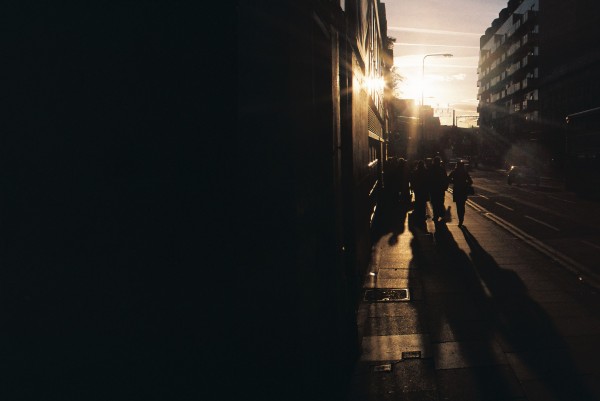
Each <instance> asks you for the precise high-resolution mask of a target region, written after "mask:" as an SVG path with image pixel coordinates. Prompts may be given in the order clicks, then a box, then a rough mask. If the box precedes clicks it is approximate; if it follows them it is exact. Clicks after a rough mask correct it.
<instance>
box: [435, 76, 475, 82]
mask: <svg viewBox="0 0 600 401" xmlns="http://www.w3.org/2000/svg"><path fill="white" fill-rule="evenodd" d="M430 77H431V79H432V80H433V81H442V82H451V81H464V80H465V78H467V74H454V75H430Z"/></svg>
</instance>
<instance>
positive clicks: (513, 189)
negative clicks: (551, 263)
mask: <svg viewBox="0 0 600 401" xmlns="http://www.w3.org/2000/svg"><path fill="white" fill-rule="evenodd" d="M471 176H472V178H473V181H474V187H475V190H476V195H475V196H471V197H469V203H470V204H471V206H472V207H474V208H475V209H476V210H478V211H480V212H482V213H483V214H485V215H486V216H487V217H489V218H490V219H492V220H494V221H496V222H497V223H499V224H501V225H504V226H505V228H507V229H508V230H509V231H512V232H513V234H515V235H516V236H520V237H522V238H523V239H524V240H527V241H528V242H530V243H531V244H532V245H534V246H536V247H538V249H540V250H541V251H544V252H545V253H547V254H548V255H549V256H552V257H554V258H555V259H557V260H559V261H561V262H562V263H563V264H564V265H565V267H566V268H569V269H570V270H572V271H573V272H575V273H576V274H580V275H581V276H582V277H583V278H584V279H585V280H588V281H589V282H590V283H593V285H594V286H598V285H600V263H599V262H598V261H600V202H594V201H590V200H585V199H581V198H579V197H578V196H577V195H575V194H574V193H572V192H568V191H565V190H564V187H563V185H562V183H561V182H559V181H556V180H552V179H549V178H545V177H542V180H541V183H540V186H539V187H536V186H535V185H521V186H517V185H514V184H513V185H508V183H507V181H506V175H505V174H504V173H502V172H500V171H482V170H473V171H471Z"/></svg>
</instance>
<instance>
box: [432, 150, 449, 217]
mask: <svg viewBox="0 0 600 401" xmlns="http://www.w3.org/2000/svg"><path fill="white" fill-rule="evenodd" d="M446 189H448V176H447V175H446V169H444V167H443V166H442V159H441V158H440V157H439V156H436V157H434V158H433V164H432V165H431V167H430V168H429V197H430V201H431V208H432V209H433V218H432V220H433V221H434V222H437V221H438V220H439V219H443V218H444V213H445V211H446V210H445V207H444V192H446Z"/></svg>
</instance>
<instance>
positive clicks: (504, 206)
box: [494, 202, 515, 212]
mask: <svg viewBox="0 0 600 401" xmlns="http://www.w3.org/2000/svg"><path fill="white" fill-rule="evenodd" d="M494 203H495V204H496V205H498V206H502V207H503V208H505V209H508V210H510V211H511V212H514V211H515V209H513V208H512V207H508V206H506V205H503V204H502V203H500V202H494Z"/></svg>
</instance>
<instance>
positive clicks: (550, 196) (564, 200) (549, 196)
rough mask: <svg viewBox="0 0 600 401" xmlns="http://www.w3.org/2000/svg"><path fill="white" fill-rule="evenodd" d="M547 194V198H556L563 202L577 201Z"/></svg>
mask: <svg viewBox="0 0 600 401" xmlns="http://www.w3.org/2000/svg"><path fill="white" fill-rule="evenodd" d="M547 196H548V198H552V199H556V200H559V201H563V202H569V203H577V202H573V201H570V200H566V199H561V198H557V197H556V196H552V195H547Z"/></svg>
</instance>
